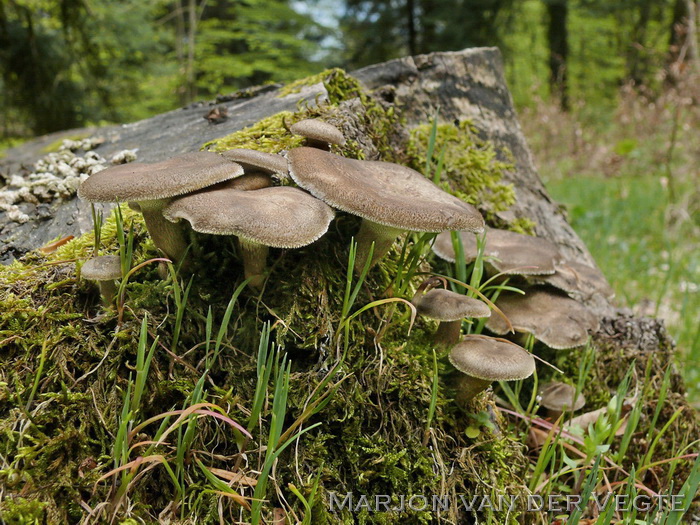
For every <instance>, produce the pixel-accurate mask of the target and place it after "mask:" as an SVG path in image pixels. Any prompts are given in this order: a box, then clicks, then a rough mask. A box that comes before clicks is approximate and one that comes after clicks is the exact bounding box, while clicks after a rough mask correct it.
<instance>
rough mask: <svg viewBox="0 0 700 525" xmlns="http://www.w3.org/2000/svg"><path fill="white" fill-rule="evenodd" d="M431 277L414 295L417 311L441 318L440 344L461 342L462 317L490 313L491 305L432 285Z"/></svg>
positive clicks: (438, 338) (431, 317) (437, 340)
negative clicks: (430, 287) (431, 286)
mask: <svg viewBox="0 0 700 525" xmlns="http://www.w3.org/2000/svg"><path fill="white" fill-rule="evenodd" d="M429 286H430V284H429V281H426V282H425V283H423V284H422V285H421V286H420V287H419V288H418V290H417V291H416V294H415V295H414V296H413V299H411V303H413V305H414V306H415V307H416V311H417V312H418V313H419V314H421V315H424V316H425V317H429V318H430V319H435V320H436V321H440V324H439V326H438V329H437V330H436V332H435V335H434V339H433V340H434V341H435V343H436V344H437V345H439V346H448V347H449V346H452V345H455V344H457V343H458V342H459V336H460V335H461V328H462V319H464V318H465V317H489V316H490V315H491V309H490V308H489V307H488V305H487V304H486V303H484V302H482V301H479V300H478V299H474V298H472V297H467V296H466V295H462V294H459V293H455V292H453V291H451V290H445V289H444V288H432V289H428V290H427V291H426V288H428V287H429Z"/></svg>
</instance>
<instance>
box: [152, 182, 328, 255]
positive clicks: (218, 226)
mask: <svg viewBox="0 0 700 525" xmlns="http://www.w3.org/2000/svg"><path fill="white" fill-rule="evenodd" d="M334 215H335V213H334V212H333V210H332V209H331V208H330V207H329V206H327V205H326V204H325V203H323V202H322V201H320V200H318V199H316V198H314V197H312V196H311V195H309V194H308V193H305V192H303V191H301V190H299V189H297V188H292V187H290V186H275V187H271V188H262V189H260V190H254V191H240V190H232V189H226V188H224V189H217V190H210V191H201V192H198V193H193V194H190V195H185V196H183V197H179V198H177V199H174V200H173V201H172V202H170V204H168V205H167V206H166V207H165V208H164V209H163V216H164V217H165V218H166V219H168V220H169V221H173V222H176V221H177V220H178V219H186V220H187V221H189V223H190V224H191V225H192V229H193V230H194V231H197V232H200V233H210V234H214V235H237V236H238V237H241V238H243V239H246V240H249V241H253V242H257V243H259V244H264V245H265V246H271V247H273V248H300V247H302V246H306V245H307V244H311V243H312V242H314V241H316V240H317V239H318V238H319V237H321V236H322V235H323V234H324V233H326V231H327V230H328V225H329V224H330V222H331V220H333V217H334Z"/></svg>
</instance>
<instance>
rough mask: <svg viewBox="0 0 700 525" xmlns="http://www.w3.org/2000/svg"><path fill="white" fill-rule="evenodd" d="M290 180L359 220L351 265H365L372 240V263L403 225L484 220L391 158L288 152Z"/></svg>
mask: <svg viewBox="0 0 700 525" xmlns="http://www.w3.org/2000/svg"><path fill="white" fill-rule="evenodd" d="M287 158H288V159H289V174H290V175H291V177H292V179H294V182H296V183H297V184H298V185H299V186H300V187H302V188H304V189H305V190H307V191H309V192H310V193H311V194H312V195H314V196H315V197H317V198H319V199H321V200H322V201H324V202H326V203H328V204H329V205H330V206H333V207H334V208H337V209H339V210H342V211H345V212H348V213H352V214H353V215H359V216H360V217H362V219H363V221H362V224H361V226H360V231H359V232H358V234H357V236H356V240H357V258H356V260H355V269H356V270H358V271H360V270H362V268H363V267H364V265H365V261H366V260H367V257H368V255H369V250H370V247H371V245H372V243H374V255H373V257H372V260H371V262H370V265H374V264H375V263H376V262H377V261H379V260H380V259H381V258H382V257H384V255H385V254H386V253H387V252H388V251H389V249H390V248H391V246H392V244H393V243H394V240H395V239H396V238H397V237H398V236H399V235H401V233H402V232H404V231H406V230H410V231H421V232H434V233H437V232H442V231H446V230H470V231H475V232H479V231H481V230H482V229H483V227H484V220H483V219H482V217H481V215H480V214H479V212H478V211H477V210H476V209H475V208H474V207H473V206H472V205H470V204H467V203H466V202H463V201H461V200H459V199H458V198H456V197H454V196H452V195H450V194H449V193H446V192H444V191H443V190H441V189H440V188H439V187H438V186H436V185H435V184H433V183H432V182H431V181H429V180H428V179H426V178H425V177H424V176H423V175H421V174H420V173H418V172H417V171H414V170H412V169H410V168H407V167H406V166H401V165H399V164H392V163H390V162H378V161H362V160H354V159H346V158H344V157H340V156H338V155H334V154H332V153H328V152H325V151H321V150H319V149H314V148H304V147H302V148H295V149H293V150H291V151H290V152H289V153H288V154H287Z"/></svg>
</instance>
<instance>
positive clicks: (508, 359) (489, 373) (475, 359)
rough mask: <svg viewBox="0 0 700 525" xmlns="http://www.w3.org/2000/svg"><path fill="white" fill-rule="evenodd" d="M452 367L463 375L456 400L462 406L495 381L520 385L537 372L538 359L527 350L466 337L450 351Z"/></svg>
mask: <svg viewBox="0 0 700 525" xmlns="http://www.w3.org/2000/svg"><path fill="white" fill-rule="evenodd" d="M449 360H450V363H452V365H453V366H454V367H455V368H456V369H457V370H459V371H460V372H462V374H464V375H461V376H460V379H459V381H458V385H457V396H456V398H455V400H456V401H457V403H458V404H459V405H460V406H462V407H463V406H464V405H465V404H466V403H467V402H469V401H470V400H471V399H473V398H474V396H476V395H477V394H478V393H479V392H481V391H483V390H485V389H486V388H487V387H488V386H489V385H490V384H491V383H493V382H494V381H517V380H519V379H525V378H527V377H530V376H531V375H532V373H533V372H534V371H535V359H534V358H533V357H532V355H531V354H530V353H529V352H528V351H527V350H525V349H524V348H522V347H520V346H518V345H516V344H515V343H511V342H510V341H506V340H505V339H497V338H494V337H487V336H484V335H474V334H472V335H467V336H465V337H464V339H462V341H460V342H459V343H458V344H457V345H455V346H454V347H453V348H452V350H451V351H450V356H449Z"/></svg>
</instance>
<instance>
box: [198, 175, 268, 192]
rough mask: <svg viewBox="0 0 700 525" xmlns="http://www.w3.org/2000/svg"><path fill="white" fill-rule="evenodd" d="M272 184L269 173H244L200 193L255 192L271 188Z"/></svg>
mask: <svg viewBox="0 0 700 525" xmlns="http://www.w3.org/2000/svg"><path fill="white" fill-rule="evenodd" d="M272 182H273V181H272V177H270V175H268V174H267V173H263V172H260V171H257V172H255V171H254V172H252V173H244V174H243V175H241V176H240V177H236V178H235V179H231V180H227V181H225V182H220V183H219V184H215V185H214V186H209V187H208V188H204V189H202V190H200V191H214V190H223V189H231V190H238V191H254V190H261V189H263V188H269V187H270V186H272Z"/></svg>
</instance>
